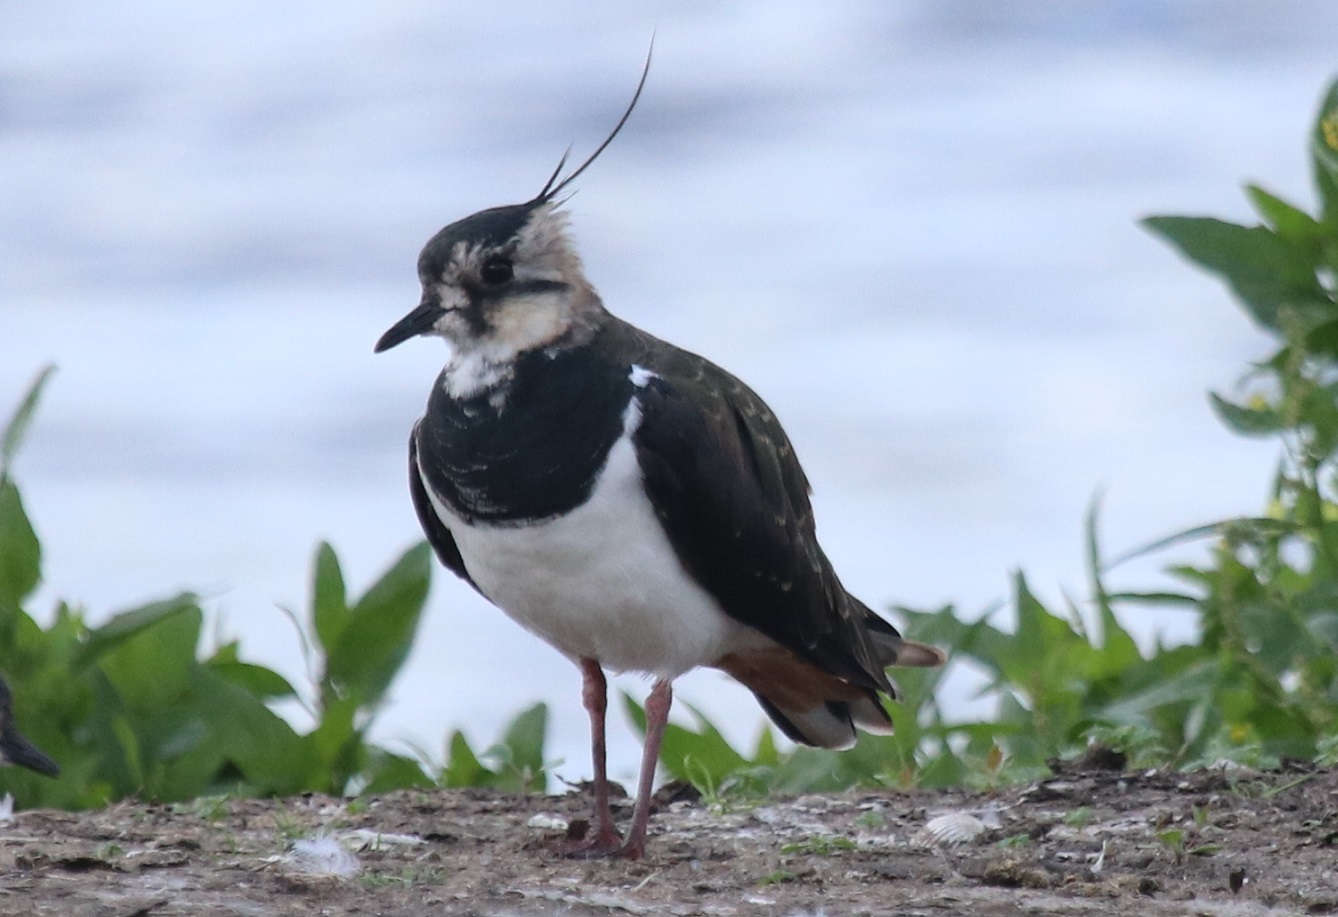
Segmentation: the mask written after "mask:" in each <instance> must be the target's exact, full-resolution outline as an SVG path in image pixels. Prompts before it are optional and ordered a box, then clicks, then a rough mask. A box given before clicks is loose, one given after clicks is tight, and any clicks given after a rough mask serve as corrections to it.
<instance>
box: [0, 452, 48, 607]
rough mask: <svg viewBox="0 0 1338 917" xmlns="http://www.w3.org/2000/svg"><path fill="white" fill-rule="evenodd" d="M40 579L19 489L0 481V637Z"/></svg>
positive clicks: (38, 550) (37, 551)
mask: <svg viewBox="0 0 1338 917" xmlns="http://www.w3.org/2000/svg"><path fill="white" fill-rule="evenodd" d="M41 579H42V545H41V543H40V542H39V541H38V540H37V533H36V532H34V531H33V527H32V523H31V522H29V521H28V513H27V512H26V511H25V510H24V508H23V500H22V498H21V497H20V496H19V489H18V488H17V487H16V486H14V483H13V482H12V481H10V480H9V479H8V478H4V477H0V618H3V620H0V633H9V632H11V631H12V623H13V619H14V616H16V615H18V614H19V613H20V612H19V608H20V605H21V604H22V602H23V600H24V599H25V598H27V597H28V596H29V595H30V594H31V593H32V591H33V590H34V589H36V588H37V584H38V583H39V582H41Z"/></svg>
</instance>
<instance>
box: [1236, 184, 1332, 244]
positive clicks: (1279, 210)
mask: <svg viewBox="0 0 1338 917" xmlns="http://www.w3.org/2000/svg"><path fill="white" fill-rule="evenodd" d="M1245 193H1246V194H1248V195H1249V197H1250V200H1251V201H1252V202H1253V203H1254V207H1255V209H1256V210H1258V211H1259V215H1260V216H1262V217H1263V218H1264V220H1265V221H1267V223H1268V224H1269V225H1270V226H1272V227H1273V229H1274V230H1275V231H1276V232H1277V234H1278V235H1280V236H1282V237H1283V238H1285V239H1287V240H1289V241H1291V242H1294V243H1297V244H1298V245H1299V246H1301V247H1303V248H1304V249H1305V250H1306V251H1314V250H1315V248H1316V247H1317V246H1318V244H1319V241H1320V239H1321V238H1323V235H1324V229H1323V227H1322V226H1321V225H1320V224H1319V223H1318V222H1317V221H1316V220H1315V218H1314V217H1312V216H1311V215H1310V214H1308V213H1306V212H1305V211H1304V210H1301V209H1300V208H1299V207H1296V206H1294V205H1292V204H1289V203H1288V202H1287V201H1284V200H1283V199H1282V198H1280V197H1277V196H1275V195H1273V194H1270V193H1268V192H1267V191H1265V190H1264V189H1263V188H1260V187H1259V186H1258V185H1246V186H1245Z"/></svg>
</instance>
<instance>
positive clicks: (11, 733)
mask: <svg viewBox="0 0 1338 917" xmlns="http://www.w3.org/2000/svg"><path fill="white" fill-rule="evenodd" d="M0 764H17V765H18V766H19V767H26V768H28V769H29V770H33V771H37V773H39V774H45V775H46V776H48V777H58V776H60V768H59V767H57V766H56V762H55V761H52V760H51V759H50V758H48V757H47V756H46V755H44V754H43V753H42V752H41V750H40V749H38V747H37V746H36V745H34V744H33V743H32V742H29V741H28V740H27V739H25V738H24V737H23V733H21V732H19V730H18V727H17V726H16V725H15V724H14V704H13V699H12V698H11V697H10V694H9V685H7V684H5V680H4V679H3V678H0Z"/></svg>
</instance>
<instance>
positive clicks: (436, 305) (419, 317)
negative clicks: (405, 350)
mask: <svg viewBox="0 0 1338 917" xmlns="http://www.w3.org/2000/svg"><path fill="white" fill-rule="evenodd" d="M445 311H446V310H445V309H443V308H442V307H441V303H440V302H438V301H437V300H435V299H429V298H427V297H424V298H423V301H422V302H420V303H419V304H418V305H417V306H416V307H415V308H414V310H413V311H412V312H410V313H409V314H408V315H406V316H404V318H402V319H400V320H399V321H397V322H396V323H395V324H394V325H391V326H390V330H389V331H387V332H386V333H385V334H383V335H381V340H379V341H377V342H376V347H374V348H373V349H372V352H373V353H380V352H381V351H383V350H389V349H390V348H392V347H394V346H395V345H396V344H403V343H404V342H405V341H407V340H408V339H409V338H412V337H418V335H420V334H426V333H427V332H429V331H431V330H432V326H433V324H435V323H436V321H437V319H438V318H440V317H441V315H442V313H443V312H445Z"/></svg>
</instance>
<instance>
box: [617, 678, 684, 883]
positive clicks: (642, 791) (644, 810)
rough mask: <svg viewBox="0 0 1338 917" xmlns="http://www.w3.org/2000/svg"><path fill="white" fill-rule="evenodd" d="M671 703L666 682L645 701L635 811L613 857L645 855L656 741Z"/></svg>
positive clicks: (670, 690) (670, 689) (657, 748)
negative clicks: (624, 836) (644, 718)
mask: <svg viewBox="0 0 1338 917" xmlns="http://www.w3.org/2000/svg"><path fill="white" fill-rule="evenodd" d="M673 702H674V689H673V687H672V686H671V685H670V683H669V681H668V680H667V679H661V680H660V681H657V682H655V686H654V687H653V688H651V689H650V696H649V697H647V698H646V744H645V746H644V748H643V749H642V751H641V778H640V779H639V780H638V781H637V790H636V808H635V809H634V810H633V811H632V827H631V828H629V829H628V831H627V840H625V841H623V845H622V846H621V847H619V848H618V850H617V851H616V852H615V854H614V855H615V856H620V857H625V858H627V859H629V860H639V859H641V858H642V857H643V856H645V853H646V822H647V821H648V820H649V819H650V796H651V791H652V790H653V789H654V785H655V767H656V765H657V764H659V761H660V741H661V740H662V739H663V738H664V725H665V723H667V722H668V721H669V708H670V707H671V706H672V705H673Z"/></svg>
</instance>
